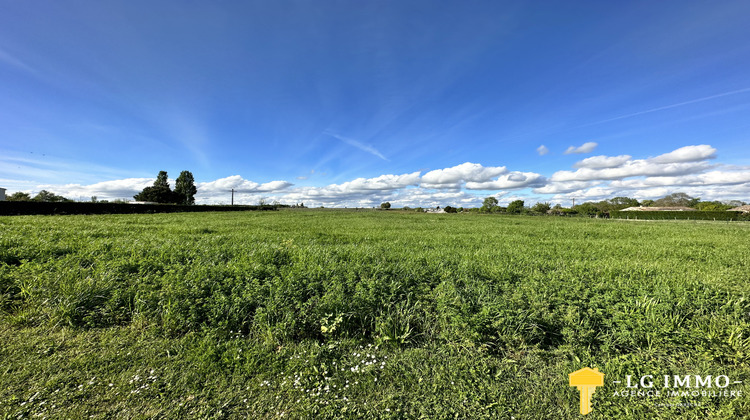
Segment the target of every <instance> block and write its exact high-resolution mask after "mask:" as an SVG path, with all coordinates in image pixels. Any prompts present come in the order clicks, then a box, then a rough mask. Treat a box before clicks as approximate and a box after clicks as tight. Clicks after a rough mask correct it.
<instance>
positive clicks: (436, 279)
mask: <svg viewBox="0 0 750 420" xmlns="http://www.w3.org/2000/svg"><path fill="white" fill-rule="evenodd" d="M748 280H750V223H747V222H734V223H726V222H704V221H701V222H697V221H648V222H646V221H625V220H601V219H584V218H563V217H543V216H539V217H531V216H504V215H483V214H418V213H405V212H398V211H367V212H356V211H319V210H318V211H316V210H307V211H279V212H233V213H179V214H152V215H92V216H17V217H0V293H1V297H0V311H1V314H0V343H2V344H0V361H2V364H1V365H0V417H2V418H26V417H32V418H76V419H77V418H89V417H91V418H210V419H214V418H215V419H223V418H394V419H401V418H429V419H445V418H460V419H463V418H467V419H545V418H550V419H552V418H554V419H568V418H571V419H572V418H580V414H579V394H578V391H577V390H576V389H575V388H574V387H571V386H569V384H568V374H569V373H571V372H573V371H575V370H578V369H580V368H582V367H585V366H588V367H592V368H593V367H597V368H598V369H599V370H600V371H602V372H603V373H605V378H604V386H602V387H599V388H597V389H596V392H595V394H594V396H593V412H592V413H591V414H589V415H588V416H587V417H588V418H592V419H600V418H601V419H604V418H607V419H611V418H624V419H639V418H657V419H677V418H680V419H683V418H688V419H690V418H695V419H698V418H701V419H703V418H717V419H718V418H722V419H726V418H743V417H748V416H750V402H748V397H747V395H745V390H746V385H745V384H746V383H748V381H750V367H749V366H748V362H750V300H749V299H748V298H749V294H750V281H748ZM627 375H631V376H632V378H633V381H634V382H638V379H639V378H641V377H643V376H644V375H652V376H653V378H654V382H658V381H659V378H663V376H664V375H669V377H673V375H679V376H680V377H684V376H685V375H701V376H703V377H705V376H707V375H711V376H712V378H717V377H720V376H722V375H724V376H726V377H727V378H729V380H730V382H731V384H729V385H728V386H727V387H725V388H723V387H720V386H718V385H716V384H715V383H714V386H713V387H712V388H708V389H705V388H703V389H701V390H703V391H706V390H707V391H724V390H726V391H729V390H733V391H740V392H741V395H740V396H735V397H731V396H715V395H714V396H712V395H711V394H708V395H707V396H703V395H692V394H690V393H687V395H681V396H673V397H669V396H653V395H652V396H638V395H635V396H631V395H627V396H624V391H626V390H627V391H628V392H630V389H627V388H626V385H625V381H626V377H627ZM615 381H621V383H616V382H615ZM719 385H723V383H720V384H719ZM659 386H661V384H659ZM655 389H658V388H652V389H651V390H655ZM639 390H640V391H646V389H644V388H643V387H641V388H639ZM694 390H698V388H696V387H692V388H689V389H687V391H694ZM621 391H622V392H623V393H622V394H620V392H621Z"/></svg>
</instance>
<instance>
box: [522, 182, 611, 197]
mask: <svg viewBox="0 0 750 420" xmlns="http://www.w3.org/2000/svg"><path fill="white" fill-rule="evenodd" d="M597 184H599V182H598V181H594V182H591V181H567V182H548V183H547V184H546V185H544V186H542V187H538V188H534V193H536V194H560V193H569V192H573V191H580V190H583V189H586V188H590V187H592V186H594V185H597Z"/></svg>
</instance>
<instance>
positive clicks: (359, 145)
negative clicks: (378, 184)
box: [325, 131, 388, 161]
mask: <svg viewBox="0 0 750 420" xmlns="http://www.w3.org/2000/svg"><path fill="white" fill-rule="evenodd" d="M325 134H327V135H329V136H331V137H333V138H336V139H339V140H341V141H343V142H344V143H346V144H348V145H350V146H354V147H356V148H357V149H359V150H362V151H363V152H367V153H369V154H371V155H373V156H377V157H379V158H380V159H383V160H385V161H388V158H387V157H385V156H383V154H382V153H380V152H379V151H378V150H377V149H376V148H374V147H373V146H371V145H369V144H364V143H362V142H360V141H357V140H354V139H351V138H348V137H344V136H341V135H339V134H336V133H332V132H330V131H326V132H325Z"/></svg>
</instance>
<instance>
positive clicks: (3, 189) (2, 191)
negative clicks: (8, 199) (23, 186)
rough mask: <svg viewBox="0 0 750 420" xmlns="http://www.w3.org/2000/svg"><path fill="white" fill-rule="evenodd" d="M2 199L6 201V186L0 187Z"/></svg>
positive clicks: (0, 198)
mask: <svg viewBox="0 0 750 420" xmlns="http://www.w3.org/2000/svg"><path fill="white" fill-rule="evenodd" d="M0 201H5V188H0Z"/></svg>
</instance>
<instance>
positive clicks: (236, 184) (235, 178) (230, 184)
mask: <svg viewBox="0 0 750 420" xmlns="http://www.w3.org/2000/svg"><path fill="white" fill-rule="evenodd" d="M292 185H293V184H291V183H289V182H287V181H271V182H267V183H265V184H259V183H257V182H253V181H248V180H246V179H243V178H242V177H241V176H240V175H232V176H228V177H226V178H221V179H217V180H215V181H211V182H199V183H197V184H196V187H197V188H198V194H201V193H204V194H211V193H215V192H221V193H222V194H224V193H226V192H228V191H231V190H232V189H234V190H235V191H240V192H244V193H256V192H269V191H280V190H283V189H286V188H288V187H290V186H292Z"/></svg>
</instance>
